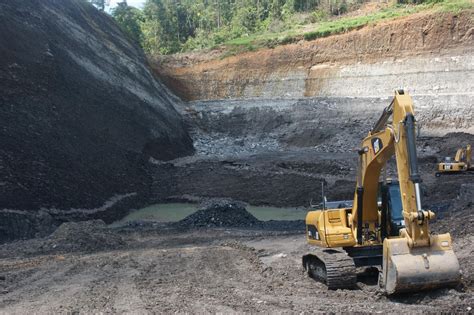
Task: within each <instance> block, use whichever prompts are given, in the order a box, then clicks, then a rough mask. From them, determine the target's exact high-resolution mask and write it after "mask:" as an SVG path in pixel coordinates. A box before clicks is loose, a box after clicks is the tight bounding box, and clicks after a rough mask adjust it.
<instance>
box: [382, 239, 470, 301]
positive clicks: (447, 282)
mask: <svg viewBox="0 0 474 315" xmlns="http://www.w3.org/2000/svg"><path fill="white" fill-rule="evenodd" d="M383 248H384V250H383V268H382V275H383V276H382V279H380V280H379V281H380V283H379V284H380V286H381V287H382V288H384V289H385V291H386V292H387V294H394V293H400V292H410V291H418V290H424V289H434V288H438V287H445V286H455V285H456V284H458V283H459V282H460V279H461V273H460V269H459V262H458V259H457V257H456V255H455V254H454V251H453V249H452V244H451V236H450V235H449V233H447V234H440V235H433V236H431V241H430V246H426V247H414V248H410V247H409V246H408V243H407V239H406V238H397V239H385V240H384V244H383Z"/></svg>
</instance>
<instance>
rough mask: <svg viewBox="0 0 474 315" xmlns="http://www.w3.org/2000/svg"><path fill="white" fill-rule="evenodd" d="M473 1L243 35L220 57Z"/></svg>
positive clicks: (453, 9)
mask: <svg viewBox="0 0 474 315" xmlns="http://www.w3.org/2000/svg"><path fill="white" fill-rule="evenodd" d="M473 8H474V1H472V0H433V1H431V2H427V3H423V4H419V5H394V6H391V7H388V8H386V9H383V10H381V11H378V12H375V13H371V14H367V15H364V16H356V17H351V16H345V17H344V16H343V17H340V18H334V19H331V20H328V21H322V22H320V23H317V24H315V25H314V29H313V30H311V31H309V32H304V31H303V30H302V26H298V27H296V28H295V29H291V30H288V31H285V32H281V33H262V34H253V35H250V36H245V37H240V38H236V39H233V40H229V41H227V42H225V43H224V46H226V47H227V48H228V49H227V51H226V52H225V53H224V54H223V55H222V56H221V58H225V57H228V56H232V55H236V54H239V53H242V52H245V51H253V50H256V49H258V48H263V47H265V48H274V47H276V46H278V45H285V44H290V43H294V42H297V41H300V40H307V41H310V40H314V39H317V38H321V37H327V36H330V35H335V34H340V33H344V32H348V31H351V30H354V29H359V28H362V27H364V26H367V25H370V24H376V23H378V22H381V21H388V20H393V19H396V18H399V17H404V16H408V15H411V14H414V13H418V12H422V11H432V12H440V13H459V12H461V11H464V10H472V9H473Z"/></svg>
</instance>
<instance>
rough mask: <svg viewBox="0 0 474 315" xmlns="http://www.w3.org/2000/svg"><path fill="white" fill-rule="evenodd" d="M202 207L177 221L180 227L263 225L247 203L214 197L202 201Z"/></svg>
mask: <svg viewBox="0 0 474 315" xmlns="http://www.w3.org/2000/svg"><path fill="white" fill-rule="evenodd" d="M199 208H200V209H199V210H198V211H196V212H195V213H193V214H191V215H189V216H187V217H186V218H184V219H183V220H181V221H179V222H177V225H178V226H180V227H252V226H257V225H261V223H262V222H261V221H259V220H258V219H257V218H255V217H254V216H253V215H252V214H250V213H249V212H248V211H247V210H246V209H245V204H244V203H242V202H238V201H233V200H229V199H212V200H209V201H206V202H204V203H202V204H201V205H200V207H199Z"/></svg>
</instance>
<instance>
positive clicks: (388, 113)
mask: <svg viewBox="0 0 474 315" xmlns="http://www.w3.org/2000/svg"><path fill="white" fill-rule="evenodd" d="M415 128H416V120H415V115H414V110H413V102H412V99H411V97H410V96H409V95H408V94H406V93H404V91H403V90H400V91H396V92H395V97H394V99H393V101H392V102H391V103H390V105H389V106H388V107H387V108H385V110H384V111H383V114H382V116H381V117H380V119H379V120H378V121H377V123H376V124H375V125H374V128H373V129H372V130H371V131H370V132H369V134H368V135H367V137H366V138H364V140H363V141H362V144H361V147H360V149H359V150H358V154H359V167H358V175H357V185H356V189H355V193H354V200H353V202H352V207H341V208H338V209H325V208H324V207H323V209H321V210H316V211H310V212H308V214H307V216H306V231H307V241H308V243H309V244H310V245H314V246H316V247H319V249H315V250H314V251H313V252H311V253H308V254H307V255H305V256H303V266H304V267H305V269H306V270H308V273H309V274H310V275H311V276H313V277H314V278H316V279H319V280H321V281H323V282H325V283H326V284H327V285H328V287H329V288H331V287H334V288H341V286H343V285H344V283H347V287H350V286H352V285H353V284H354V283H353V280H351V279H355V272H356V267H364V266H367V267H378V268H379V270H380V273H379V285H380V287H381V288H383V289H384V290H385V292H386V293H387V294H394V293H398V292H406V291H417V290H422V289H430V288H435V287H441V286H450V285H455V284H457V283H459V281H460V268H459V262H458V259H457V257H456V255H455V254H454V251H453V249H452V241H451V236H450V235H449V233H446V234H439V235H433V234H431V233H430V228H429V221H430V220H431V219H433V218H434V216H435V214H434V213H433V212H432V211H430V210H427V209H424V208H423V205H422V200H421V189H420V183H421V181H422V179H421V174H420V172H419V169H418V162H417V156H416V136H415ZM392 156H395V160H396V166H397V177H398V178H397V180H390V179H387V178H383V179H382V180H380V177H381V171H382V169H383V168H386V167H387V165H386V164H387V161H388V160H389V159H390V158H391V157H392ZM323 199H324V198H323ZM351 273H354V275H351ZM338 277H340V278H344V279H338ZM348 279H350V281H349V280H348Z"/></svg>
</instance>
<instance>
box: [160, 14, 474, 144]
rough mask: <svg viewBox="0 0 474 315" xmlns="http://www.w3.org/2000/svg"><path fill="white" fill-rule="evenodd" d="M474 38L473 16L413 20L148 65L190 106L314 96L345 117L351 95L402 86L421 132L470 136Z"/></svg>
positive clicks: (377, 94) (386, 92)
mask: <svg viewBox="0 0 474 315" xmlns="http://www.w3.org/2000/svg"><path fill="white" fill-rule="evenodd" d="M473 36H474V32H473V28H472V12H463V13H461V14H459V15H453V14H439V13H438V14H416V15H413V16H410V17H408V18H403V19H399V20H394V21H390V22H384V23H379V24H377V25H374V26H369V27H365V28H363V29H360V30H357V31H352V32H349V33H346V34H341V35H336V36H331V37H328V38H322V39H318V40H314V41H310V42H300V43H297V44H291V45H285V46H280V47H277V48H275V49H263V50H259V51H256V52H249V53H245V54H241V55H237V56H234V57H229V58H225V59H223V60H220V59H218V58H216V57H215V56H214V59H212V58H211V57H207V56H205V55H196V54H188V55H178V56H171V57H163V58H162V59H161V60H156V61H155V62H154V63H153V66H154V68H155V70H156V72H157V73H158V74H159V75H160V76H161V77H163V79H164V80H165V82H166V83H167V84H168V86H169V87H171V88H172V89H173V90H174V91H176V93H178V94H179V95H181V96H182V97H184V98H186V99H188V100H200V101H204V100H220V99H228V98H231V99H240V100H241V99H249V98H251V99H255V98H259V99H266V100H274V99H281V98H285V99H302V98H305V97H311V98H313V97H315V101H311V102H313V103H315V106H317V107H321V106H322V107H324V106H323V105H322V104H318V99H320V98H321V97H322V98H328V97H329V98H333V97H337V98H339V99H340V98H347V100H346V101H343V102H341V105H338V106H339V107H341V108H342V107H345V110H349V112H350V111H352V110H355V111H360V110H359V109H358V106H359V105H360V102H359V101H357V100H356V101H354V102H352V100H353V98H355V97H356V98H386V97H387V96H390V95H392V94H393V90H394V89H397V88H400V87H403V88H405V89H407V90H408V91H409V92H410V94H411V95H412V96H414V101H415V105H416V106H417V112H418V113H419V116H420V117H419V118H420V119H419V120H420V121H421V122H422V124H423V125H424V130H425V131H426V132H428V133H430V134H433V135H443V134H446V133H447V132H455V131H463V132H470V133H474V117H473V111H474V110H473V104H474V94H473V93H472V90H473V85H472V82H474V49H473V47H474V46H473V45H472V43H473V39H474V37H473ZM209 55H211V56H212V54H209ZM248 103H249V104H245V102H243V103H242V104H241V105H242V107H244V106H247V105H250V106H251V105H252V104H251V103H252V101H250V102H248ZM267 103H268V102H267ZM301 103H303V104H304V103H305V102H304V101H303V102H301ZM347 103H353V104H352V105H351V106H346V104H347ZM366 103H373V104H374V107H371V108H368V110H369V111H371V110H372V109H373V110H374V111H376V112H379V110H381V109H382V108H383V106H386V104H385V103H386V102H385V101H384V100H382V101H381V102H380V101H379V102H377V101H376V102H372V101H370V100H368V102H366ZM223 104H224V103H223ZM200 105H202V104H200ZM224 105H225V104H224ZM234 105H235V104H234ZM270 106H271V107H274V106H273V105H270ZM224 107H226V106H224ZM252 107H253V106H252ZM191 108H192V106H191ZM201 108H203V106H201ZM192 109H194V108H192ZM304 110H305V109H303V111H304ZM365 110H367V107H365ZM228 112H229V111H227V113H228ZM359 118H360V119H363V116H360V117H357V118H356V119H359Z"/></svg>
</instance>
